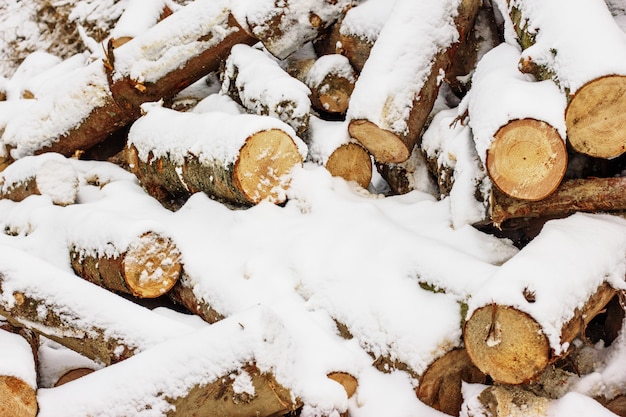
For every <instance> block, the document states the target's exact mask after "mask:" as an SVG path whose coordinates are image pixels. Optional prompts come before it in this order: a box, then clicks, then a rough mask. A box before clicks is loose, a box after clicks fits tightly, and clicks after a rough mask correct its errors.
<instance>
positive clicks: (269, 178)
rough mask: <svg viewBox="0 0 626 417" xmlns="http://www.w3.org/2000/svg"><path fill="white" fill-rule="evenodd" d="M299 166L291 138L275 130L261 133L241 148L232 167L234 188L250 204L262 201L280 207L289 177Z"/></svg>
mask: <svg viewBox="0 0 626 417" xmlns="http://www.w3.org/2000/svg"><path fill="white" fill-rule="evenodd" d="M302 162H303V161H302V156H301V155H300V152H299V150H298V146H297V145H296V143H295V142H294V141H293V139H292V138H291V136H289V135H288V134H287V133H285V132H283V131H282V130H279V129H270V130H264V131H261V132H258V133H255V134H254V135H252V136H250V137H249V138H248V139H247V140H246V143H245V145H243V147H242V148H241V150H240V152H239V159H238V160H237V162H236V163H235V173H234V179H235V184H237V188H238V189H239V190H240V191H241V192H242V193H243V194H244V195H245V196H246V198H247V199H248V200H249V201H250V202H252V203H254V204H256V203H259V202H261V201H263V200H265V199H267V200H269V201H271V202H273V203H282V202H284V201H285V198H286V197H285V195H284V194H285V193H284V190H285V189H286V188H287V186H288V183H289V174H290V172H291V171H292V170H293V169H294V168H295V167H296V166H299V165H302Z"/></svg>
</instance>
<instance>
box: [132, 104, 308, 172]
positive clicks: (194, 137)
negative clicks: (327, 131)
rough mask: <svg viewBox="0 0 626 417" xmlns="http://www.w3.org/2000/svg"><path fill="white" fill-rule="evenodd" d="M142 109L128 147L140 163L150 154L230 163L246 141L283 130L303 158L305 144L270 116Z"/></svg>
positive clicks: (180, 161) (178, 159) (176, 160)
mask: <svg viewBox="0 0 626 417" xmlns="http://www.w3.org/2000/svg"><path fill="white" fill-rule="evenodd" d="M142 108H143V109H144V110H146V111H147V114H146V115H145V116H142V117H141V118H140V119H139V120H137V121H136V122H135V123H134V124H133V126H132V127H131V129H130V132H129V134H128V144H129V146H130V145H134V146H135V147H136V148H137V150H138V151H139V158H141V159H142V160H143V161H147V160H148V158H149V157H150V155H151V157H152V158H163V157H168V158H169V159H170V160H172V162H174V163H176V164H179V165H181V166H182V164H183V162H184V160H185V156H186V155H188V154H189V153H191V154H193V155H195V156H197V157H198V158H199V159H200V160H201V161H211V160H217V161H222V162H224V163H226V164H232V163H234V162H235V161H236V160H237V157H238V155H239V150H240V149H241V147H242V146H243V145H244V143H245V140H246V139H248V138H249V137H250V136H252V135H253V134H254V133H257V132H260V131H264V130H270V129H278V130H282V131H284V132H285V133H287V134H288V135H289V136H291V138H292V139H293V141H294V143H295V144H296V146H297V147H298V150H299V152H300V154H301V156H302V159H304V158H306V154H307V148H306V144H305V143H304V142H302V140H301V139H299V138H298V137H297V136H296V133H295V132H294V130H293V129H292V128H291V127H290V126H289V125H287V124H285V123H284V122H281V121H280V120H278V119H275V118H273V117H264V116H258V115H252V114H242V115H232V114H228V113H223V112H211V113H202V114H192V113H181V112H176V111H173V110H169V109H166V108H162V107H160V106H158V105H154V104H153V105H144V106H142ZM217 126H219V128H216V127H217Z"/></svg>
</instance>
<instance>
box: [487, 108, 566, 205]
mask: <svg viewBox="0 0 626 417" xmlns="http://www.w3.org/2000/svg"><path fill="white" fill-rule="evenodd" d="M566 168H567V148H566V145H565V142H564V140H563V138H562V137H561V135H559V133H558V131H557V130H556V129H555V128H554V127H552V126H551V125H549V124H548V123H546V122H543V121H540V120H535V119H519V120H513V121H512V122H510V123H508V124H506V125H505V126H502V127H501V128H500V129H499V130H498V131H497V132H496V134H495V135H494V140H493V142H492V143H491V146H490V148H489V150H488V151H487V171H488V173H489V176H490V178H491V180H492V181H493V183H494V184H495V185H496V187H498V189H500V190H501V191H502V192H503V193H505V194H507V195H508V196H510V197H514V198H519V199H522V200H531V201H536V200H541V199H543V198H545V197H547V196H548V195H550V194H551V193H552V192H554V190H556V188H557V187H558V186H559V184H560V183H561V180H562V179H563V176H564V175H565V169H566Z"/></svg>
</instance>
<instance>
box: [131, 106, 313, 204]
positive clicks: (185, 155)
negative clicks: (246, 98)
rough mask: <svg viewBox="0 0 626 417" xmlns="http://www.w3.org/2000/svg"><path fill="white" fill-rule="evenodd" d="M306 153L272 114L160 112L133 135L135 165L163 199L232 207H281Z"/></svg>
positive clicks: (140, 124)
mask: <svg viewBox="0 0 626 417" xmlns="http://www.w3.org/2000/svg"><path fill="white" fill-rule="evenodd" d="M199 133H202V134H199ZM305 155H306V145H304V143H303V142H302V141H301V140H300V139H298V138H297V136H295V133H294V132H293V130H292V129H291V128H290V127H289V126H288V125H286V124H285V123H282V122H281V121H279V120H277V119H274V118H271V117H267V116H256V115H229V114H226V113H203V114H195V113H179V112H176V111H174V110H169V109H165V108H154V109H152V110H150V111H148V114H146V115H145V116H143V117H142V118H141V119H139V120H138V121H137V122H135V123H134V124H133V127H132V128H131V130H130V132H129V152H128V156H129V166H130V167H131V169H132V171H133V173H135V175H137V177H138V178H139V180H140V182H141V183H142V185H143V186H144V187H145V188H146V189H147V190H148V192H149V193H150V194H151V195H153V196H155V197H156V198H157V199H159V200H161V199H162V198H163V196H167V195H173V196H183V197H184V196H187V197H188V196H189V195H191V194H192V193H194V192H205V193H207V194H208V195H210V196H212V197H214V198H216V199H220V200H224V201H227V202H230V203H232V204H239V205H247V206H249V205H253V204H257V203H259V202H260V201H262V200H265V199H268V200H269V201H272V202H275V203H280V202H282V201H284V200H285V198H286V197H285V195H284V190H285V189H286V187H287V186H288V176H289V174H290V172H291V171H292V170H293V169H294V168H295V167H296V166H299V165H300V164H302V161H303V159H304V156H305Z"/></svg>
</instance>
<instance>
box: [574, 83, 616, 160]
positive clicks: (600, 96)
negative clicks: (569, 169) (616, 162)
mask: <svg viewBox="0 0 626 417" xmlns="http://www.w3.org/2000/svg"><path fill="white" fill-rule="evenodd" d="M624 108H626V76H618V75H612V76H606V77H601V78H598V79H595V80H593V81H591V82H589V83H587V84H585V85H583V86H582V87H581V88H579V89H578V91H576V93H575V94H574V96H573V97H572V99H571V101H570V103H569V105H568V106H567V109H566V111H565V124H566V126H567V137H568V141H569V142H570V144H571V145H572V148H574V149H575V150H576V151H577V152H580V153H584V154H587V155H590V156H593V157H596V158H607V159H609V158H614V157H617V156H619V155H621V154H623V153H624V152H626V133H625V132H626V113H624Z"/></svg>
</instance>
